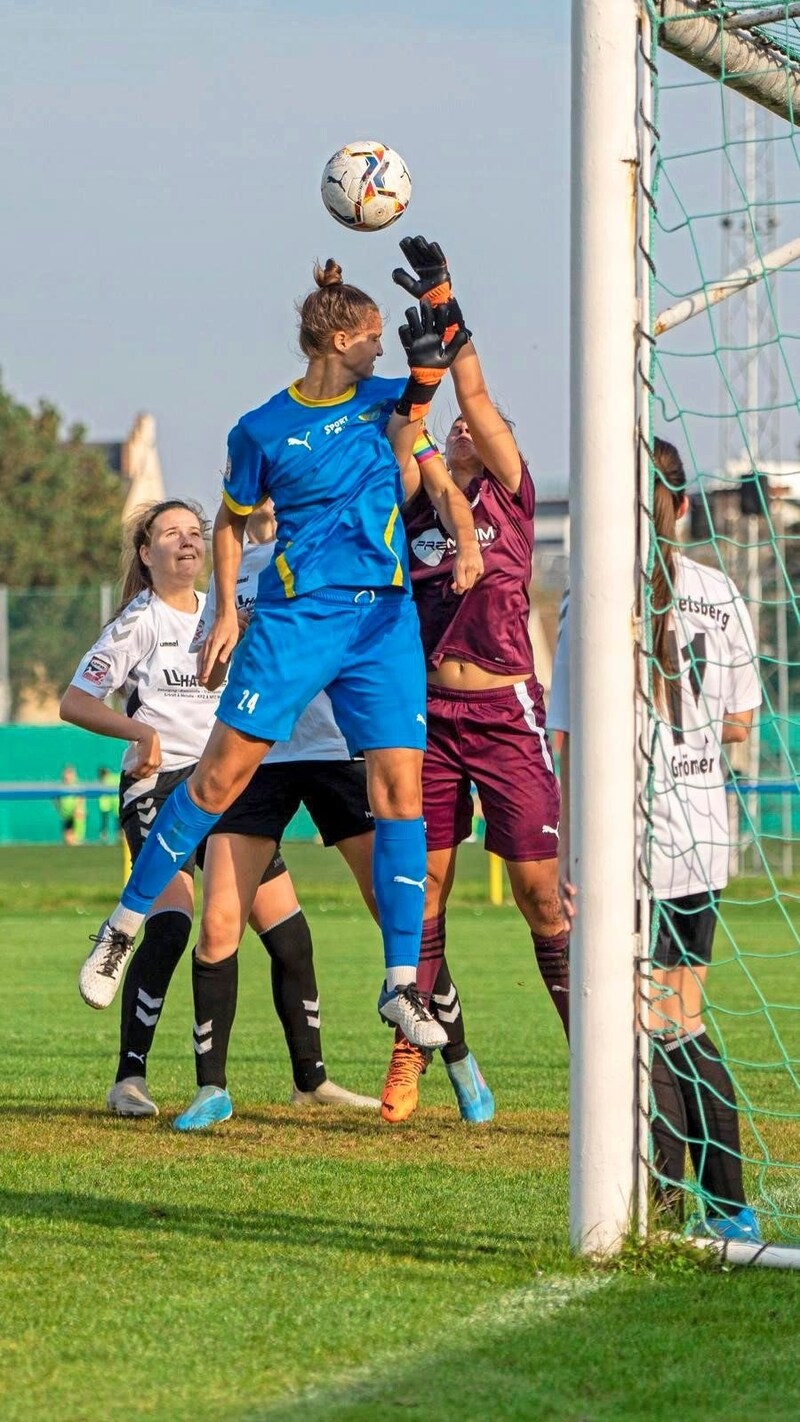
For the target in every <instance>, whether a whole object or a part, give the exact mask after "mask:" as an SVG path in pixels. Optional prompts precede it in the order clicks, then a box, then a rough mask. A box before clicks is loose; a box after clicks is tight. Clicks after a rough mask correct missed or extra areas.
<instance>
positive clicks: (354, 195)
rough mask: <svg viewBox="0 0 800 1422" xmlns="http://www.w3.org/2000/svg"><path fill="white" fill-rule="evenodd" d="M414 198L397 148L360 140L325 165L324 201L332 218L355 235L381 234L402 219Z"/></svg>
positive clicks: (323, 179)
mask: <svg viewBox="0 0 800 1422" xmlns="http://www.w3.org/2000/svg"><path fill="white" fill-rule="evenodd" d="M410 198H411V176H410V174H409V171H408V168H407V167H406V165H405V163H404V162H403V160H402V158H401V157H400V154H399V153H395V151H394V149H393V148H387V147H386V144H385V143H374V142H373V141H372V139H368V138H367V139H357V140H356V142H355V143H348V144H347V145H346V147H344V148H340V149H339V150H338V152H336V153H334V155H333V157H332V158H330V159H329V160H328V162H327V163H326V164H325V168H324V170H323V174H322V201H323V202H324V204H325V206H326V208H327V209H328V212H329V213H330V215H331V217H335V218H336V221H337V222H341V224H342V226H343V227H350V228H352V230H353V231H354V232H378V231H380V229H381V228H382V227H388V226H389V225H390V224H391V223H392V222H396V221H397V219H398V217H402V215H403V213H404V212H405V210H406V208H407V207H408V204H409V200H410Z"/></svg>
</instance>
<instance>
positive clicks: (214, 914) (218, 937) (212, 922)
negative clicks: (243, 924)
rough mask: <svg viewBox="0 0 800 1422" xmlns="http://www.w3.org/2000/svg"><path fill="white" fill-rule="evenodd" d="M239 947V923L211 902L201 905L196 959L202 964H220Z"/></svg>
mask: <svg viewBox="0 0 800 1422" xmlns="http://www.w3.org/2000/svg"><path fill="white" fill-rule="evenodd" d="M238 946H239V923H238V920H237V921H236V922H234V920H233V919H232V918H231V915H230V914H229V913H226V912H225V910H224V909H223V908H221V907H220V906H219V905H217V904H214V903H213V902H208V903H207V904H204V905H203V919H202V922H201V924H200V937H199V939H198V943H197V949H196V952H197V957H198V958H199V959H200V961H201V962H203V963H220V962H222V960H223V958H230V957H231V955H232V954H233V953H235V952H236V949H237V948H238Z"/></svg>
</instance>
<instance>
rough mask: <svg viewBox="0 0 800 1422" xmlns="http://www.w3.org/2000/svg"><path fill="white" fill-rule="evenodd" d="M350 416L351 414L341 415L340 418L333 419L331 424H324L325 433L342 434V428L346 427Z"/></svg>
mask: <svg viewBox="0 0 800 1422" xmlns="http://www.w3.org/2000/svg"><path fill="white" fill-rule="evenodd" d="M349 418H350V416H349V415H340V416H339V418H338V420H331V423H330V424H329V425H323V426H322V431H323V434H326V435H331V434H332V435H338V434H341V433H342V430H343V429H344V427H345V425H346V424H347V422H348V420H349Z"/></svg>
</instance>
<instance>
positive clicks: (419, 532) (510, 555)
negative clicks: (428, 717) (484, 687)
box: [403, 461, 536, 677]
mask: <svg viewBox="0 0 800 1422" xmlns="http://www.w3.org/2000/svg"><path fill="white" fill-rule="evenodd" d="M521 462H522V482H521V484H520V486H519V489H518V490H517V492H516V494H512V493H510V491H509V490H508V489H505V488H504V487H503V485H502V484H501V483H500V482H499V480H498V479H496V478H495V477H494V475H493V474H492V473H491V472H490V471H489V470H488V469H483V470H482V472H481V473H480V474H478V475H476V477H475V478H474V479H473V480H472V481H471V483H470V484H469V485H468V486H467V488H466V489H465V490H464V494H465V496H466V498H467V499H468V500H469V503H470V506H471V508H472V514H473V517H474V519H475V529H476V532H477V535H478V542H479V543H480V548H481V553H482V554H483V563H484V574H483V577H482V578H481V580H480V582H478V583H476V585H475V587H474V588H470V590H469V592H466V593H463V594H462V595H461V596H459V595H458V594H457V593H454V592H453V591H452V590H451V587H450V584H451V582H452V578H453V563H454V561H455V553H456V544H455V539H454V538H451V537H450V535H449V534H448V533H447V532H446V531H445V529H444V527H443V525H442V524H441V523H440V521H439V518H438V516H437V514H436V510H435V509H434V507H433V504H432V503H431V501H430V499H429V498H428V495H427V494H426V493H425V490H424V489H423V488H420V489H419V490H418V491H417V493H416V494H415V495H414V497H413V499H410V500H409V502H408V503H407V504H406V506H405V508H404V509H403V520H404V522H405V526H406V534H407V536H408V547H409V559H410V565H411V585H412V588H413V591H414V601H415V602H416V605H417V612H418V613H419V620H420V626H421V628H422V645H423V647H424V648H425V657H426V660H427V662H428V664H429V666H432V667H438V666H439V664H440V662H441V661H442V658H443V657H456V658H457V659H458V660H459V661H463V662H472V663H474V665H475V666H478V667H483V668H484V669H485V670H486V671H490V672H498V673H499V674H500V675H512V676H519V677H529V676H530V675H531V674H532V672H533V652H532V650H531V642H530V637H529V635H528V617H529V615H530V593H529V591H528V588H529V584H530V580H531V561H532V558H533V512H534V507H535V503H536V496H535V493H534V488H533V480H532V479H531V476H530V472H529V470H528V467H527V465H526V464H525V463H524V461H521Z"/></svg>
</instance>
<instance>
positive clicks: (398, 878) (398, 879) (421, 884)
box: [392, 874, 427, 894]
mask: <svg viewBox="0 0 800 1422" xmlns="http://www.w3.org/2000/svg"><path fill="white" fill-rule="evenodd" d="M426 878H427V875H426ZM392 883H393V884H410V885H411V887H412V889H419V890H420V891H421V892H422V893H423V894H424V893H425V879H407V878H406V876H405V874H395V876H394V878H393V879H392Z"/></svg>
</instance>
